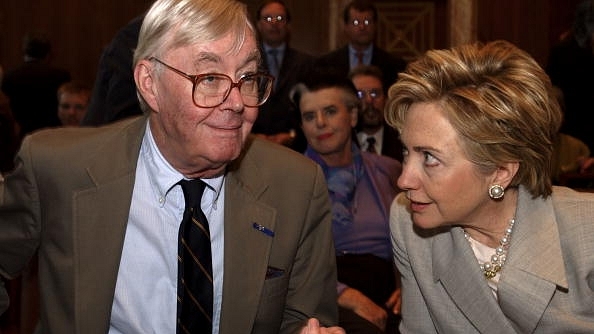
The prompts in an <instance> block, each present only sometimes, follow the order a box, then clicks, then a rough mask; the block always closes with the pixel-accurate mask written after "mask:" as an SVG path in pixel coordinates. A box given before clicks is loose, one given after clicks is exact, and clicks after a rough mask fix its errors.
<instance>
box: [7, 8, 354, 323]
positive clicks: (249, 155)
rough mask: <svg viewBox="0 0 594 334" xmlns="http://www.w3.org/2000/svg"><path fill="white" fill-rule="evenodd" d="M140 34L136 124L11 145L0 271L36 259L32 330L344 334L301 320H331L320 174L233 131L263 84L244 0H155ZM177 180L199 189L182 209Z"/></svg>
mask: <svg viewBox="0 0 594 334" xmlns="http://www.w3.org/2000/svg"><path fill="white" fill-rule="evenodd" d="M140 31H141V33H140V35H139V39H138V46H137V48H136V50H135V53H134V61H133V64H134V79H135V83H136V86H137V90H138V94H139V97H140V105H141V107H142V109H143V111H144V112H145V115H144V116H139V117H134V118H130V119H128V120H123V121H121V122H116V123H113V124H110V125H107V126H104V127H97V128H94V127H92V128H91V127H76V128H60V129H51V130H45V131H39V132H37V133H35V134H32V135H30V136H27V137H26V138H25V139H24V141H23V144H22V146H21V150H20V152H19V154H18V157H17V168H16V169H15V170H14V172H13V173H11V174H9V175H8V176H7V177H6V180H5V191H4V195H5V198H4V203H2V205H0V274H1V275H2V276H4V277H6V278H14V277H16V276H17V275H18V274H19V273H20V272H21V271H22V270H23V267H24V266H25V265H26V263H27V261H28V260H29V259H30V258H31V256H32V255H33V254H35V252H36V251H38V254H39V280H40V284H39V286H40V293H41V298H40V299H41V302H42V305H41V330H42V333H85V334H95V333H97V334H99V333H102V334H105V333H176V332H177V333H220V334H249V333H253V334H265V333H270V334H273V333H274V334H277V333H281V334H297V333H301V334H303V333H308V334H316V333H334V334H338V333H342V334H344V331H343V330H342V329H340V328H337V327H330V328H320V324H319V323H318V321H317V320H316V319H308V318H310V317H311V318H313V317H316V318H318V319H319V322H320V323H322V324H323V325H324V326H332V325H334V324H335V323H336V321H337V306H336V289H335V284H336V267H335V257H334V249H333V243H332V231H331V222H330V219H331V217H330V205H329V200H328V192H327V189H326V184H325V182H324V175H323V173H322V171H321V169H320V168H319V167H317V166H316V165H315V164H314V163H313V162H311V161H309V160H308V159H306V158H305V157H303V156H302V155H300V154H298V153H296V152H293V151H291V150H289V149H286V148H284V147H282V146H279V145H274V144H271V143H269V142H267V141H265V140H260V139H258V138H253V137H252V136H250V135H249V133H250V130H251V126H252V124H253V122H254V121H255V119H256V117H257V114H258V106H259V105H261V104H262V103H263V102H264V101H265V100H266V98H267V97H268V95H269V92H270V88H271V84H272V82H271V80H270V77H269V76H267V75H265V74H263V73H260V72H258V61H259V59H260V55H259V50H258V46H257V43H256V38H255V33H254V28H253V26H252V25H251V23H250V22H249V19H248V14H247V12H246V7H245V5H244V4H242V3H241V2H239V1H235V0H217V1H210V0H157V1H156V2H155V3H154V4H153V6H152V7H151V9H150V10H149V12H148V13H147V15H146V16H145V20H144V22H143V27H142V28H141V30H140ZM65 162H67V163H65ZM287 175H291V177H287ZM187 183H198V184H199V185H200V188H201V189H202V190H203V193H202V194H197V198H196V199H197V201H196V203H195V204H196V205H195V206H192V208H193V209H194V210H190V207H189V206H188V205H187V204H190V203H189V202H190V200H189V199H188V198H189V197H191V196H187V197H188V198H186V193H190V191H186V188H187V187H185V184H187ZM182 187H184V188H183V190H182ZM197 190H198V191H202V190H200V189H197ZM200 197H201V198H200ZM186 202H188V203H186ZM184 211H186V212H188V214H187V215H186V214H184ZM190 211H192V212H191V213H190ZM198 213H200V215H199V216H198ZM188 215H192V218H193V220H192V221H191V222H190V223H188V224H186V225H184V223H186V222H188V220H189V219H186V218H189V217H188ZM182 217H183V218H184V219H183V221H182ZM184 226H187V227H188V228H189V229H195V230H196V231H194V232H196V233H198V234H199V236H200V237H201V238H204V239H200V240H201V241H200V242H198V244H196V239H195V238H194V236H193V235H188V234H186V233H185V232H186V231H185V229H184V228H183V227H184ZM199 248H200V249H199ZM208 268H212V270H210V269H208ZM186 273H194V274H196V275H198V278H197V277H194V278H188V276H186ZM197 282H201V283H202V284H203V285H202V286H201V287H194V286H193V285H194V283H197ZM198 300H200V301H201V303H200V304H199V305H198V304H197V303H196V302H194V301H198ZM6 302H7V300H6V294H5V291H3V289H2V285H1V284H0V307H3V308H5V306H6ZM186 306H189V307H190V310H191V311H190V312H189V314H188V316H187V317H186V316H184V315H186V314H187V312H186V310H187V308H186ZM2 311H4V309H1V310H0V312H2ZM198 318H202V319H203V320H205V323H204V324H202V325H201V326H200V327H199V328H197V329H196V330H192V331H188V330H186V329H187V328H188V327H186V320H189V321H192V320H195V319H198Z"/></svg>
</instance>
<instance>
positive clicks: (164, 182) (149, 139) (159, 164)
mask: <svg viewBox="0 0 594 334" xmlns="http://www.w3.org/2000/svg"><path fill="white" fill-rule="evenodd" d="M140 150H141V152H140V156H141V159H144V162H145V164H146V168H147V172H148V178H149V182H150V183H151V186H152V188H153V190H154V191H155V195H156V196H157V200H159V199H165V198H167V197H166V196H167V194H168V193H169V191H170V190H171V189H172V188H173V187H174V186H176V185H177V183H178V182H179V181H180V180H181V179H184V178H185V177H184V176H183V174H181V173H180V172H178V171H177V170H176V169H175V168H173V166H171V164H170V163H169V162H168V161H167V160H166V159H165V157H163V155H162V154H161V151H160V150H159V148H158V147H157V143H155V139H154V138H153V135H152V132H151V127H150V123H149V122H147V125H146V131H145V133H144V137H143V139H142V146H141V149H140ZM224 178H225V176H224V174H223V175H221V176H218V177H215V178H210V179H202V181H204V183H206V184H207V185H208V188H209V189H211V190H212V191H214V193H215V194H214V196H213V202H216V200H217V199H218V197H219V194H220V193H221V188H222V186H223V181H224Z"/></svg>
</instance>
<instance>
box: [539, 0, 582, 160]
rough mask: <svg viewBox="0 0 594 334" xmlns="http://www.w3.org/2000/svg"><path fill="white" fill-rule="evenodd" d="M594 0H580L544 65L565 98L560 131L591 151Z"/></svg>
mask: <svg viewBox="0 0 594 334" xmlns="http://www.w3.org/2000/svg"><path fill="white" fill-rule="evenodd" d="M593 37H594V1H592V0H584V1H581V2H580V3H579V4H578V5H577V7H576V9H575V14H574V19H573V25H572V28H571V30H570V31H569V33H568V34H567V35H566V36H564V37H563V38H562V40H561V41H560V42H559V43H558V44H557V45H554V46H553V48H552V49H551V51H550V54H549V59H548V63H547V67H546V71H547V74H548V75H549V77H550V78H551V81H552V83H553V85H555V86H557V87H559V88H560V89H561V91H562V92H563V95H564V98H565V115H564V123H563V126H562V128H561V132H563V133H565V134H568V135H571V136H574V137H577V138H578V139H580V140H582V141H583V142H585V143H586V145H588V147H589V149H590V151H592V150H594V131H593V130H592V126H593V124H594V112H593V109H594V93H593V92H594V52H593V50H594V44H593V42H592V41H593Z"/></svg>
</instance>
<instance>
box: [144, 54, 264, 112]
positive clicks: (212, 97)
mask: <svg viewBox="0 0 594 334" xmlns="http://www.w3.org/2000/svg"><path fill="white" fill-rule="evenodd" d="M149 60H151V61H156V62H158V63H159V64H161V65H163V66H165V67H166V68H168V69H170V70H172V71H173V72H175V73H177V74H179V75H181V76H182V77H184V78H186V79H188V80H190V81H191V82H192V84H193V86H192V101H193V102H194V104H195V105H196V106H198V107H201V108H214V107H217V106H220V105H221V104H223V102H225V100H226V99H227V97H229V94H230V93H231V90H232V89H233V88H234V87H237V89H239V93H240V94H241V98H242V100H243V104H244V105H245V106H246V107H259V106H261V105H262V104H264V102H266V100H267V99H268V97H269V96H270V92H271V90H272V83H273V82H274V78H273V77H272V76H270V75H268V74H265V73H253V74H246V75H244V76H242V77H241V78H240V79H239V81H238V82H233V79H231V78H230V77H229V76H227V75H225V74H222V73H204V74H198V75H190V74H187V73H184V72H182V71H180V70H178V69H177V68H175V67H173V66H170V65H167V64H166V63H164V62H162V61H161V60H159V59H157V58H155V57H150V58H149Z"/></svg>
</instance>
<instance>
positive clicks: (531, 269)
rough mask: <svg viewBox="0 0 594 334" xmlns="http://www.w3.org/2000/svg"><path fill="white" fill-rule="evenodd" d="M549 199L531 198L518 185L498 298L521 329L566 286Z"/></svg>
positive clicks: (528, 328)
mask: <svg viewBox="0 0 594 334" xmlns="http://www.w3.org/2000/svg"><path fill="white" fill-rule="evenodd" d="M554 217H555V213H554V210H553V206H552V203H551V199H550V198H549V199H548V200H542V199H536V200H532V199H531V198H530V194H529V193H528V192H526V191H525V190H524V189H523V188H520V195H519V198H518V209H517V213H516V225H515V227H514V229H515V231H514V232H513V233H512V237H511V245H510V249H509V252H508V256H507V261H506V263H505V266H504V269H503V271H502V276H501V280H500V281H499V290H498V291H499V300H500V304H501V308H502V309H503V311H504V312H505V314H506V315H507V317H508V318H509V319H510V320H511V321H512V322H513V324H514V326H516V327H517V329H518V331H520V332H522V333H531V332H533V331H534V328H535V327H536V325H537V324H538V321H539V320H540V319H541V317H542V315H543V313H544V311H545V309H546V307H547V306H548V305H549V302H550V300H551V298H552V297H553V294H554V293H555V291H556V289H557V287H560V288H561V289H565V290H566V289H568V284H567V279H566V273H565V265H564V263H563V260H562V259H563V256H562V253H561V242H560V238H559V232H558V229H557V223H556V222H555V219H554Z"/></svg>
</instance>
